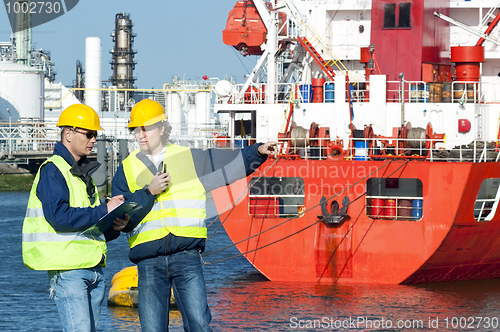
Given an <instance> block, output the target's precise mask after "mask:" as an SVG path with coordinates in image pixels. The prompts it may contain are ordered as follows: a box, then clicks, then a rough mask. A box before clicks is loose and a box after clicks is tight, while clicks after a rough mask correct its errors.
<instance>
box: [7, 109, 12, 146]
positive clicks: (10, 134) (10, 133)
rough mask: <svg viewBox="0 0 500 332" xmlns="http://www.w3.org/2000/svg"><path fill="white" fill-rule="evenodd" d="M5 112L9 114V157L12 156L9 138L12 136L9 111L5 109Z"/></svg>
mask: <svg viewBox="0 0 500 332" xmlns="http://www.w3.org/2000/svg"><path fill="white" fill-rule="evenodd" d="M7 112H9V156H10V155H12V147H11V144H10V142H11V136H12V114H10V110H9V109H8V108H7Z"/></svg>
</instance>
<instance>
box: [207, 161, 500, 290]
mask: <svg viewBox="0 0 500 332" xmlns="http://www.w3.org/2000/svg"><path fill="white" fill-rule="evenodd" d="M259 172H262V173H264V172H265V173H264V175H263V177H274V178H275V179H279V178H283V177H290V176H292V177H299V178H301V179H302V180H303V181H304V182H303V188H304V191H303V194H304V195H303V197H304V198H303V199H304V205H303V206H302V207H299V213H298V215H297V216H296V217H293V218H288V217H284V216H280V217H276V216H275V217H270V215H269V214H268V215H267V217H260V218H259V217H257V216H256V214H255V211H256V207H255V206H253V205H252V204H254V203H252V199H249V194H248V192H246V193H245V194H244V195H242V196H241V199H240V200H239V202H237V203H236V205H235V206H234V208H232V209H227V207H228V206H229V204H230V203H231V202H232V201H233V200H236V199H237V198H238V196H240V195H239V193H242V192H243V189H244V187H245V186H246V185H247V182H248V181H249V180H250V179H246V180H242V181H240V182H238V183H236V184H234V185H232V186H231V187H229V192H228V189H227V188H220V189H218V190H216V191H214V199H215V202H216V205H217V209H218V210H219V212H221V211H224V210H227V211H226V212H224V213H223V214H222V215H221V216H220V218H221V221H222V222H223V225H224V228H225V230H226V232H227V234H228V235H229V237H230V238H231V240H232V241H233V242H234V243H235V244H236V247H237V248H238V249H239V251H240V252H241V253H243V254H244V256H245V257H246V258H247V259H248V261H249V262H250V263H251V264H253V266H255V268H257V269H258V270H259V271H260V272H261V273H262V274H263V275H264V276H266V277H267V278H268V279H270V280H273V281H303V282H320V283H378V284H406V283H427V282H444V281H452V280H467V279H485V278H496V277H499V276H500V244H499V241H500V222H499V221H500V220H499V219H500V218H499V215H498V214H499V213H498V211H496V213H494V216H493V217H492V218H490V219H491V220H480V221H477V220H476V218H475V216H474V211H475V210H474V207H475V204H476V199H477V197H478V191H479V190H480V187H481V183H482V182H483V180H484V179H489V178H496V179H498V178H500V167H499V166H498V163H495V162H487V163H472V162H423V161H409V162H405V161H400V160H394V161H392V162H388V161H387V160H386V161H333V160H321V161H320V160H314V161H313V160H284V159H280V160H279V161H278V162H276V163H272V160H270V161H267V162H266V163H265V164H263V165H262V166H261V168H260V169H259V171H257V172H256V173H255V174H254V175H253V177H254V178H255V177H258V176H260V174H261V173H259ZM370 178H393V179H394V178H397V179H400V180H399V181H402V180H401V179H418V180H415V181H418V182H419V183H421V191H422V202H423V204H422V205H423V206H422V215H421V217H418V218H412V217H401V218H397V219H394V218H392V217H383V218H377V217H373V215H372V214H371V211H375V207H374V206H373V207H372V206H370V204H372V203H371V201H370V199H369V198H367V197H368V196H367V195H366V188H367V181H369V180H368V179H370ZM411 181H413V180H411ZM323 196H324V197H325V198H327V199H328V198H332V197H333V199H334V200H337V201H338V202H339V203H340V202H341V201H342V197H343V196H347V197H348V198H349V201H350V204H349V205H348V210H347V213H346V215H348V217H347V218H345V220H344V221H343V223H341V224H338V225H332V224H327V223H325V222H324V221H322V220H321V219H322V218H321V216H322V211H321V208H320V206H319V205H318V204H319V202H320V200H321V197H323ZM330 201H331V200H330ZM401 201H402V200H401ZM253 202H255V201H253ZM340 204H341V203H340ZM398 209H399V207H398ZM387 211H389V210H388V209H387ZM398 211H399V210H398ZM406 215H408V214H406ZM228 216H229V217H228ZM391 218H392V219H391ZM417 219H418V220H417Z"/></svg>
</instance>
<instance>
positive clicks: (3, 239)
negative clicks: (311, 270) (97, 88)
mask: <svg viewBox="0 0 500 332" xmlns="http://www.w3.org/2000/svg"><path fill="white" fill-rule="evenodd" d="M27 201H28V193H0V210H1V211H2V214H0V227H1V228H2V232H0V243H2V245H1V246H0V257H2V264H1V265H0V272H1V273H0V331H2V332H3V331H23V332H24V331H34V332H35V331H36V332H38V331H55V330H59V326H60V322H59V316H58V314H57V309H56V306H55V303H54V301H53V300H51V299H49V293H48V288H49V283H48V277H47V273H46V272H44V271H32V270H29V269H27V268H26V267H25V266H24V264H23V263H22V257H21V228H22V222H23V219H24V213H25V211H26V205H27ZM214 227H217V225H215V226H214ZM229 243H231V242H230V240H229V239H228V237H227V235H226V234H225V233H224V232H223V229H222V231H220V232H219V233H218V234H217V235H216V236H215V237H214V238H213V239H212V240H211V241H209V243H208V244H207V252H210V251H211V250H214V249H216V248H221V247H223V246H225V245H227V244H229ZM128 252H129V249H128V244H127V241H126V237H120V238H119V239H117V240H116V241H113V242H110V243H109V245H108V256H109V257H108V258H109V260H108V266H107V267H106V268H105V275H106V279H107V287H108V290H109V287H110V282H111V278H112V276H113V275H114V274H115V273H117V272H118V271H120V270H121V269H123V268H125V267H128V266H130V265H131V263H130V261H129V259H128ZM235 254H237V250H236V249H234V248H232V249H230V250H227V251H224V252H221V253H220V254H218V255H214V256H216V257H212V256H208V257H206V259H205V260H206V261H207V262H209V261H216V260H219V259H221V258H224V257H231V256H233V255H235ZM204 274H205V278H206V282H207V292H208V301H209V305H210V309H211V311H212V316H213V321H212V324H211V325H212V327H213V328H214V330H215V331H231V330H236V329H238V330H245V331H252V330H253V331H263V330H272V331H290V330H297V329H298V327H300V326H302V327H304V329H302V330H315V329H317V330H320V329H326V328H325V327H326V325H325V324H326V323H328V324H329V325H328V327H329V328H328V329H329V330H336V331H340V330H348V328H346V327H339V328H336V327H335V324H343V323H347V324H349V323H350V322H354V323H355V324H357V323H359V324H357V325H354V328H353V327H352V326H349V329H351V330H352V329H358V330H372V331H373V330H375V331H382V330H390V331H408V330H412V329H415V330H416V329H418V330H421V331H422V330H427V331H457V330H470V331H472V330H475V331H493V330H498V328H499V324H498V318H497V315H498V309H497V306H498V303H500V280H499V279H494V280H476V281H467V282H465V281H461V282H453V283H440V284H426V285H410V286H404V285H394V286H386V285H334V286H328V285H318V284H314V283H286V282H270V281H267V280H266V278H264V277H263V276H262V275H261V274H260V273H258V272H257V271H256V270H255V269H254V268H253V267H252V266H251V265H250V264H249V263H248V262H247V261H246V260H245V259H244V258H242V257H238V258H233V259H229V260H225V261H222V262H219V263H215V264H213V265H207V266H205V267H204ZM479 318H481V319H482V321H478V320H479ZM436 319H437V320H436ZM487 319H489V323H490V326H489V327H488V326H487V325H486V323H487ZM358 320H359V321H358ZM316 322H319V323H320V324H323V326H322V327H321V326H320V327H316V328H314V327H313V326H312V325H311V328H305V326H307V324H314V323H316ZM388 322H390V323H391V324H392V327H391V328H388V327H387V324H388ZM398 322H402V323H403V324H409V325H407V326H406V328H398V327H397V325H396V324H397V323H398ZM434 322H436V323H437V325H436V326H433V325H432V324H433V323H434ZM383 323H384V324H386V325H385V326H383V325H382V324H383ZM369 324H371V325H369ZM377 324H378V325H377ZM418 324H421V326H420V325H418ZM464 324H465V325H464ZM332 326H333V328H332ZM403 326H405V325H403ZM422 326H423V327H422ZM98 331H106V332H108V331H117V332H120V331H140V324H139V316H138V312H137V308H128V307H108V306H106V305H104V306H103V307H102V313H101V320H100V322H99V327H98ZM170 331H174V332H176V331H183V328H182V318H181V316H180V313H179V311H176V310H175V311H172V312H171V314H170Z"/></svg>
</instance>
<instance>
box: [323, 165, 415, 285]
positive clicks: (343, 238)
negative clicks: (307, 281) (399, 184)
mask: <svg viewBox="0 0 500 332" xmlns="http://www.w3.org/2000/svg"><path fill="white" fill-rule="evenodd" d="M408 163H409V160H407V161H406V162H405V163H404V164H402V165H401V166H399V167H398V168H397V169H396V170H394V171H393V172H392V173H391V174H389V175H388V176H387V177H386V178H388V177H390V176H391V175H393V174H394V173H396V172H397V171H399V170H400V169H401V168H403V167H405V166H406V165H407V164H408ZM380 184H381V182H379V183H378V184H377V186H379V185H380ZM375 187H376V186H375ZM366 193H367V192H366V191H365V192H364V193H363V194H361V195H360V196H358V197H357V198H356V200H357V199H358V198H360V197H362V196H365V195H366ZM356 200H355V201H356ZM362 211H363V210H360V211H359V215H358V217H357V218H356V221H354V223H353V224H352V225H351V227H349V229H348V230H347V232H346V233H345V234H344V236H343V237H342V239H341V240H340V242H339V243H338V244H337V246H336V247H335V250H333V252H332V254H331V255H330V258H329V259H328V262H327V263H326V264H325V268H324V270H323V272H322V273H321V275H320V277H319V279H318V283H319V282H320V281H321V278H323V275H324V274H325V272H326V270H327V269H328V266H329V265H330V262H331V261H332V259H333V256H334V255H335V253H336V252H337V249H338V248H339V247H340V245H341V244H342V242H343V241H344V240H345V239H346V237H347V235H348V234H349V233H350V232H351V230H352V229H353V228H354V226H355V225H356V223H357V222H358V220H359V217H360V216H361V213H362ZM374 222H375V219H373V221H372V223H371V224H370V227H368V229H367V231H366V232H365V234H364V235H363V237H362V238H361V241H360V242H359V245H361V243H362V242H363V239H364V238H365V237H366V234H368V231H369V230H370V228H371V227H372V226H373V223H374ZM359 245H358V247H357V248H356V250H355V252H354V253H356V251H357V250H358V248H359ZM353 256H354V254H351V255H350V256H349V257H348V258H347V261H346V263H345V264H344V266H343V267H342V270H341V271H340V273H339V276H338V277H337V279H336V280H335V283H337V281H338V280H339V278H340V276H341V275H342V273H343V272H344V269H345V268H346V266H347V263H348V262H349V260H350V259H351V258H352V257H353Z"/></svg>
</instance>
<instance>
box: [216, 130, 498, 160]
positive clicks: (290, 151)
mask: <svg viewBox="0 0 500 332" xmlns="http://www.w3.org/2000/svg"><path fill="white" fill-rule="evenodd" d="M382 141H386V142H387V143H385V144H386V145H384V143H382ZM447 141H448V143H450V140H447ZM357 142H362V143H363V144H361V146H362V147H361V148H360V147H357V144H356V143H357ZM255 143H256V140H255V139H252V138H236V139H235V140H234V145H233V146H231V138H230V137H229V136H222V137H214V138H213V140H212V142H211V144H210V145H211V146H213V147H217V148H221V149H231V148H241V147H245V146H248V145H252V144H255ZM403 143H405V144H404V145H405V146H407V145H410V146H415V145H417V146H418V147H416V148H415V147H404V148H402V147H398V146H401V145H403ZM451 143H453V142H451ZM343 144H344V145H345V146H341V147H340V149H341V150H342V154H341V155H340V156H339V155H338V154H337V155H332V156H328V151H329V149H330V150H335V151H334V152H338V151H337V148H335V149H332V148H329V146H330V143H329V140H328V139H325V138H307V137H302V138H300V137H297V138H288V139H280V154H281V155H287V156H290V157H293V158H301V159H304V160H309V159H310V160H325V159H331V160H359V161H369V160H378V161H380V160H389V159H403V160H410V159H411V160H413V159H414V160H426V161H432V162H474V163H480V162H492V161H495V162H496V161H499V160H500V146H498V147H497V145H496V143H495V142H490V141H488V142H486V141H473V142H471V143H469V144H467V145H464V144H462V142H458V141H457V142H456V144H455V147H454V148H452V149H445V148H444V147H443V145H444V143H443V142H442V140H439V139H397V138H394V139H393V138H390V137H389V138H386V137H384V138H370V139H365V138H357V139H354V140H352V141H351V143H350V144H349V142H348V141H347V142H343ZM370 144H372V145H371V146H370ZM426 146H431V147H432V146H434V148H427V147H426Z"/></svg>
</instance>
